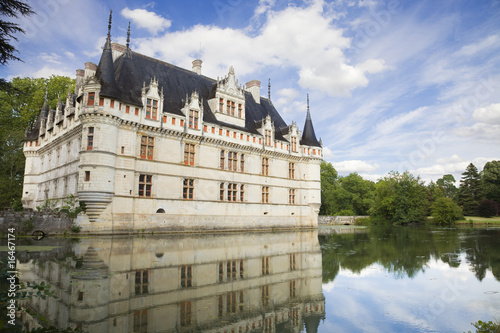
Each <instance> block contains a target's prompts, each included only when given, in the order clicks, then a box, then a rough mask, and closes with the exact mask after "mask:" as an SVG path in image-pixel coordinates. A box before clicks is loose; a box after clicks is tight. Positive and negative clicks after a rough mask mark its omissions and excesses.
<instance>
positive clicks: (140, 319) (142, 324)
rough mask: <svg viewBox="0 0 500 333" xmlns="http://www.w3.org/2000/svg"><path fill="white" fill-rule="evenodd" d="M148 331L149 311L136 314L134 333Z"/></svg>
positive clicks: (136, 312) (145, 310)
mask: <svg viewBox="0 0 500 333" xmlns="http://www.w3.org/2000/svg"><path fill="white" fill-rule="evenodd" d="M147 331H148V309H144V310H142V311H140V310H139V311H135V312H134V333H136V332H137V333H146V332H147Z"/></svg>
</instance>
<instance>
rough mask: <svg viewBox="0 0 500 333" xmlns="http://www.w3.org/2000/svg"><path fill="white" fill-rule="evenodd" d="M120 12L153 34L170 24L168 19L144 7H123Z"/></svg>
mask: <svg viewBox="0 0 500 333" xmlns="http://www.w3.org/2000/svg"><path fill="white" fill-rule="evenodd" d="M121 14H122V16H123V17H125V18H128V19H130V20H132V22H134V24H136V25H137V26H138V27H139V28H144V29H147V30H148V31H149V32H150V33H151V34H153V35H156V34H158V33H159V32H161V31H163V30H165V29H168V28H169V27H170V26H171V25H172V22H171V21H170V20H167V19H166V18H164V17H162V16H160V15H158V14H156V13H154V12H150V11H147V10H146V9H133V10H132V9H129V8H128V7H125V8H123V9H122V11H121Z"/></svg>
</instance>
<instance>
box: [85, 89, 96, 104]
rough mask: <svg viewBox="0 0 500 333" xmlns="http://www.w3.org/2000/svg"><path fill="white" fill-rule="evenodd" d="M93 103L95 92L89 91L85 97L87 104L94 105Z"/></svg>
mask: <svg viewBox="0 0 500 333" xmlns="http://www.w3.org/2000/svg"><path fill="white" fill-rule="evenodd" d="M94 103H95V92H89V96H88V98H87V105H94Z"/></svg>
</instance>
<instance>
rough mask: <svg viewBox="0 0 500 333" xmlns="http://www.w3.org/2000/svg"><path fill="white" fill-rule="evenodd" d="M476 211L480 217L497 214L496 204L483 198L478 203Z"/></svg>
mask: <svg viewBox="0 0 500 333" xmlns="http://www.w3.org/2000/svg"><path fill="white" fill-rule="evenodd" d="M478 213H479V216H481V217H492V216H496V215H498V210H497V204H496V202H494V201H491V200H487V199H485V200H483V201H481V202H480V203H479V207H478Z"/></svg>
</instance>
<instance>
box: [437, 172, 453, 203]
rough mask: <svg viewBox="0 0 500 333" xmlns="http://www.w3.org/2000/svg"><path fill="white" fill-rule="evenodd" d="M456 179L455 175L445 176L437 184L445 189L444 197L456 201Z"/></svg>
mask: <svg viewBox="0 0 500 333" xmlns="http://www.w3.org/2000/svg"><path fill="white" fill-rule="evenodd" d="M455 181H456V180H455V177H453V175H450V174H448V175H444V176H443V178H439V179H438V180H437V181H436V184H437V185H438V186H439V187H441V188H442V189H443V192H444V195H445V196H446V197H447V198H450V199H453V200H455V199H456V198H455V197H456V195H457V191H458V189H457V187H456V186H455Z"/></svg>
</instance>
